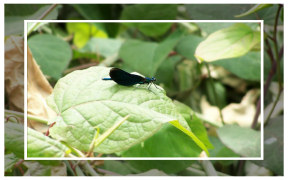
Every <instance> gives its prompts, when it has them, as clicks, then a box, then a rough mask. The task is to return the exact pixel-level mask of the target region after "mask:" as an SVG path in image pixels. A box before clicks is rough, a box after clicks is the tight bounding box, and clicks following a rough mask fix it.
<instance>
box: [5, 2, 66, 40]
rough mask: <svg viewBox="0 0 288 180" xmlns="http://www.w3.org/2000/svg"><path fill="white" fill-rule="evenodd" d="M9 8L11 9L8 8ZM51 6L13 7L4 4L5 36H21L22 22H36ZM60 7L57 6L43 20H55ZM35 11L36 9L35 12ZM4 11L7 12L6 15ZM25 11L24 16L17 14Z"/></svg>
mask: <svg viewBox="0 0 288 180" xmlns="http://www.w3.org/2000/svg"><path fill="white" fill-rule="evenodd" d="M9 6H11V8H9ZM50 6H51V5H46V6H43V5H39V6H37V5H34V6H33V5H32V4H25V5H24V4H23V5H22V6H17V7H16V6H13V5H7V4H5V36H8V35H11V34H23V32H24V20H33V19H36V20H38V19H39V18H40V17H41V15H42V14H43V13H45V12H46V11H47V9H49V8H50ZM59 8H61V5H57V7H56V8H54V9H53V10H52V11H51V12H50V13H49V14H48V15H47V16H46V17H45V18H44V20H45V19H56V18H57V16H58V10H59ZM6 9H7V10H6ZM35 9H37V10H36V11H35ZM6 11H9V12H7V14H6ZM22 11H25V13H24V14H21V13H19V12H22Z"/></svg>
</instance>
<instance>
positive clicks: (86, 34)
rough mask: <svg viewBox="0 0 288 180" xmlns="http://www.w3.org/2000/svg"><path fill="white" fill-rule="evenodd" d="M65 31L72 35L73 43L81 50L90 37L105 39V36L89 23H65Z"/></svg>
mask: <svg viewBox="0 0 288 180" xmlns="http://www.w3.org/2000/svg"><path fill="white" fill-rule="evenodd" d="M66 26H67V31H68V33H69V34H73V35H74V37H73V43H74V44H75V45H76V46H77V47H78V48H82V47H83V46H84V45H85V44H86V43H87V41H88V40H89V39H90V38H91V37H100V38H107V34H106V33H105V32H104V31H102V30H100V29H97V27H96V26H95V25H93V24H89V23H67V24H66Z"/></svg>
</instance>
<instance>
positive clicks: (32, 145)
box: [27, 128, 71, 157]
mask: <svg viewBox="0 0 288 180" xmlns="http://www.w3.org/2000/svg"><path fill="white" fill-rule="evenodd" d="M70 152H71V150H70V149H69V148H67V147H66V146H65V145H63V144H61V143H60V142H59V141H56V140H54V139H51V138H49V137H48V136H45V135H44V134H42V133H40V132H38V131H35V130H33V129H31V128H28V131H27V157H64V156H65V155H66V154H69V153H70Z"/></svg>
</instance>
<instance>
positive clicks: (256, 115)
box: [251, 95, 261, 129]
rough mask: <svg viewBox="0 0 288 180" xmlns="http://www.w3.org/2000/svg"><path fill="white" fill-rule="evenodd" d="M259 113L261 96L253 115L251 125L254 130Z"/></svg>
mask: <svg viewBox="0 0 288 180" xmlns="http://www.w3.org/2000/svg"><path fill="white" fill-rule="evenodd" d="M260 112H261V95H260V97H259V99H258V102H257V107H256V113H255V116H254V119H253V123H252V125H251V128H252V129H255V128H256V125H257V122H258V117H259V115H260Z"/></svg>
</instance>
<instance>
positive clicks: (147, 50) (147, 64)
mask: <svg viewBox="0 0 288 180" xmlns="http://www.w3.org/2000/svg"><path fill="white" fill-rule="evenodd" d="M181 36H182V33H181V32H180V31H176V32H175V33H173V34H171V35H170V36H169V37H168V38H167V39H165V40H164V41H163V42H161V43H159V44H158V43H154V42H144V41H139V40H128V41H126V42H125V43H124V44H123V45H122V46H121V48H120V52H119V56H120V58H122V59H123V61H124V63H126V64H127V66H129V67H131V68H132V69H134V70H136V71H137V72H139V73H141V74H144V75H145V76H153V75H155V73H156V70H157V69H158V67H159V66H160V65H161V63H162V62H163V61H164V60H165V58H166V57H167V56H168V54H169V53H170V52H171V51H172V49H173V48H174V47H175V46H176V45H177V43H178V42H179V39H180V38H181Z"/></svg>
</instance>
